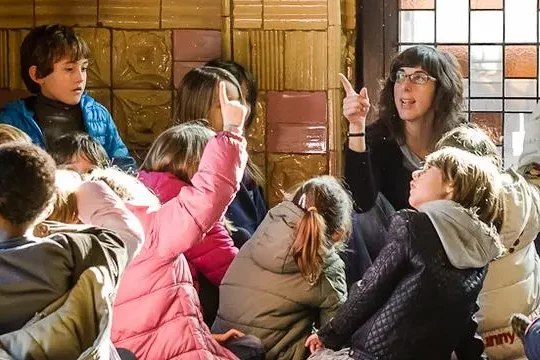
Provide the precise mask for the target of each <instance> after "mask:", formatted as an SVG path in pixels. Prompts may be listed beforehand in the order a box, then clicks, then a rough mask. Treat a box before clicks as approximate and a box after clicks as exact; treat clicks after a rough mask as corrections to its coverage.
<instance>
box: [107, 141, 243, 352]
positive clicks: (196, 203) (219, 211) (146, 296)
mask: <svg viewBox="0 0 540 360" xmlns="http://www.w3.org/2000/svg"><path fill="white" fill-rule="evenodd" d="M246 161H247V152H246V142H245V139H244V138H242V137H239V136H237V135H234V134H232V133H229V132H223V133H220V134H218V135H217V136H216V137H215V138H213V139H211V140H210V142H209V143H208V145H207V146H206V149H205V151H204V154H203V157H202V159H201V163H200V166H199V170H198V172H197V173H196V174H195V176H194V177H193V179H192V184H193V185H191V186H184V187H182V189H181V190H180V192H179V193H178V194H177V196H176V197H175V198H173V199H171V200H170V201H168V202H167V203H165V204H163V205H162V206H160V207H157V208H150V207H149V206H148V204H136V203H129V204H128V208H129V209H130V210H131V211H132V212H133V213H134V214H135V216H137V218H138V219H139V220H140V221H141V223H142V225H143V228H144V231H145V235H146V242H145V244H144V247H143V248H142V250H141V252H140V253H139V255H138V256H137V257H135V259H133V261H132V262H131V263H130V264H129V266H128V268H127V270H126V272H125V273H124V276H123V278H122V280H121V281H120V289H119V290H118V294H117V296H116V301H115V304H114V312H113V328H112V340H113V342H114V344H115V345H116V347H121V348H126V349H129V350H130V351H132V352H133V353H134V354H135V356H136V357H137V359H139V360H144V359H149V360H150V359H151V360H154V359H160V360H166V359H185V360H188V359H189V360H202V359H236V357H235V356H234V355H233V354H232V353H231V352H230V351H228V350H227V349H225V348H224V347H222V346H221V345H219V344H218V343H217V342H216V341H215V340H214V339H213V338H212V336H211V334H210V330H209V329H208V327H207V326H206V324H204V322H203V318H202V314H201V311H200V305H199V299H198V296H197V293H196V291H195V288H194V287H193V280H192V278H191V274H190V271H189V267H188V264H187V262H186V259H185V258H184V255H182V254H183V253H184V252H185V251H186V250H187V249H189V248H191V247H192V246H193V245H194V244H196V243H197V242H198V241H200V240H201V239H203V238H204V234H205V233H207V232H208V230H209V229H211V228H212V226H213V225H214V224H215V223H216V222H217V221H218V220H219V219H220V218H221V217H222V216H223V213H224V212H225V209H226V208H227V206H228V205H229V203H230V202H231V201H232V199H233V197H234V195H235V193H236V191H237V190H238V187H239V183H240V181H241V179H242V174H243V172H244V168H245V165H246Z"/></svg>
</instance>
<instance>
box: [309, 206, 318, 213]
mask: <svg viewBox="0 0 540 360" xmlns="http://www.w3.org/2000/svg"><path fill="white" fill-rule="evenodd" d="M306 211H307V212H317V208H316V207H315V206H310V207H309V208H308V209H307V210H306Z"/></svg>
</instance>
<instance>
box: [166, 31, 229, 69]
mask: <svg viewBox="0 0 540 360" xmlns="http://www.w3.org/2000/svg"><path fill="white" fill-rule="evenodd" d="M173 53H174V60H175V61H203V62H207V61H208V60H211V59H214V58H218V57H221V31H214V30H174V33H173Z"/></svg>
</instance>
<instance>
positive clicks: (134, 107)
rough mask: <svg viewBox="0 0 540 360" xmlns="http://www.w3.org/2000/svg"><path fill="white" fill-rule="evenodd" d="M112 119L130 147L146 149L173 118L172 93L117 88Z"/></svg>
mask: <svg viewBox="0 0 540 360" xmlns="http://www.w3.org/2000/svg"><path fill="white" fill-rule="evenodd" d="M113 118H114V120H115V122H116V125H117V127H118V131H119V132H120V134H121V136H122V139H123V140H124V142H126V145H127V146H128V147H130V148H139V149H140V148H146V147H148V146H150V145H151V144H152V142H153V141H154V139H155V138H156V137H157V136H158V135H159V134H161V133H162V132H163V131H164V130H165V129H167V128H168V127H170V125H171V123H172V121H171V118H172V92H171V91H160V90H153V91H149V90H114V91H113Z"/></svg>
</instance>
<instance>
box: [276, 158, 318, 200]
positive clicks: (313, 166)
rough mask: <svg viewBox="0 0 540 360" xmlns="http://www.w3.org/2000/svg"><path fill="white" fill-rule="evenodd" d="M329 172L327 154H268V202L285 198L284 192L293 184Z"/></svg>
mask: <svg viewBox="0 0 540 360" xmlns="http://www.w3.org/2000/svg"><path fill="white" fill-rule="evenodd" d="M327 173H328V160H327V157H326V156H325V155H292V154H270V153H269V154H268V155H267V177H266V181H267V189H268V197H267V199H268V202H269V203H270V205H271V206H273V205H275V204H277V203H278V202H280V201H281V200H282V199H283V193H284V192H285V191H290V190H291V188H292V187H293V186H296V185H298V184H301V183H302V182H304V181H306V180H309V179H311V178H312V177H315V176H318V175H323V174H327Z"/></svg>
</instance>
